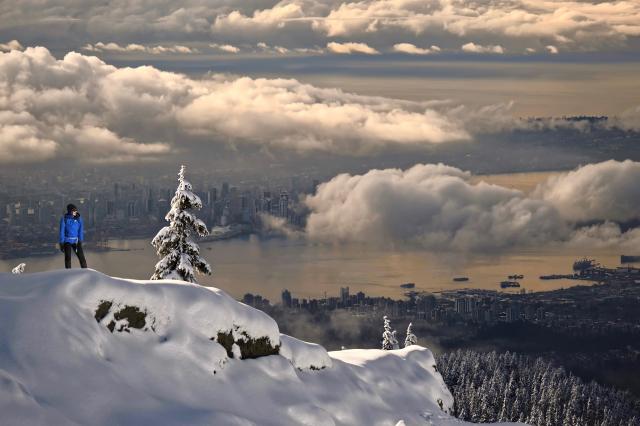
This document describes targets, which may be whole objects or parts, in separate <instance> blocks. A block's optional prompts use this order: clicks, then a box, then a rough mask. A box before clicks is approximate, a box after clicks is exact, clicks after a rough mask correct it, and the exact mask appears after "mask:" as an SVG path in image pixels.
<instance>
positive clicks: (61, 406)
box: [0, 270, 463, 426]
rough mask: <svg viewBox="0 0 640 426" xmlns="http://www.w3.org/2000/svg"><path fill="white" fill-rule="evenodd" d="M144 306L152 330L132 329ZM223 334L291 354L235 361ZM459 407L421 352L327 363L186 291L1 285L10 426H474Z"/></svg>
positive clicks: (263, 322) (175, 286) (85, 278)
mask: <svg viewBox="0 0 640 426" xmlns="http://www.w3.org/2000/svg"><path fill="white" fill-rule="evenodd" d="M105 303H106V306H105ZM100 306H102V308H103V309H102V310H99V309H98V308H99V307H100ZM107 307H108V309H107ZM127 307H128V308H127ZM133 307H135V309H134V311H135V312H136V314H137V315H138V314H139V315H142V314H144V315H143V316H144V321H142V322H140V321H139V319H138V320H136V319H134V318H133V317H129V318H123V317H122V315H120V316H119V313H122V312H124V311H123V310H126V309H129V310H131V309H132V308H133ZM96 311H98V313H97V312H96ZM109 326H111V329H112V330H113V331H110V328H108V327H109ZM218 333H227V334H231V335H233V338H234V339H235V340H237V339H245V340H247V339H262V341H263V342H267V343H268V344H270V345H271V346H273V347H274V348H278V349H279V351H280V354H279V355H270V356H263V357H259V358H255V359H241V358H246V357H245V356H244V354H243V353H242V351H241V348H240V347H239V346H238V345H236V344H234V345H233V348H232V350H231V353H232V355H233V357H229V355H228V351H227V350H226V349H225V348H224V347H223V344H221V343H223V342H221V343H218V342H217V341H216V340H215V339H216V338H217V336H218ZM212 338H213V339H214V340H212ZM452 404H453V399H452V397H451V394H450V393H449V391H448V390H447V388H446V386H445V385H444V383H443V381H442V378H441V376H440V374H439V373H437V371H436V369H435V361H434V358H433V356H432V354H431V352H430V351H429V350H428V349H425V348H422V347H420V346H411V347H409V348H406V349H402V350H395V351H382V350H345V351H338V352H329V353H327V352H326V351H325V350H324V348H322V347H321V346H319V345H314V344H310V343H306V342H302V341H300V340H297V339H294V338H292V337H289V336H285V335H281V334H280V333H279V330H278V326H277V324H276V323H275V321H274V320H273V319H271V318H270V317H269V316H267V315H266V314H264V313H262V312H260V311H258V310H255V309H253V308H251V307H249V306H246V305H244V304H242V303H239V302H236V301H235V300H233V299H232V298H231V297H229V296H228V295H227V294H225V293H224V292H223V291H221V290H217V289H213V288H206V287H201V286H198V285H195V284H188V283H184V282H178V281H162V280H160V281H134V280H125V279H117V278H111V277H108V276H106V275H103V274H101V273H99V272H96V271H92V270H69V271H54V272H46V273H38V274H21V275H12V274H0V413H2V420H1V423H2V425H52V424H55V425H60V426H62V425H113V424H117V425H142V424H157V425H187V424H188V425H274V426H275V425H314V426H315V425H317V426H321V425H396V424H406V425H414V424H415V425H428V424H432V425H449V424H463V422H460V421H458V420H456V419H454V418H452V417H450V416H449V415H448V414H446V410H448V409H449V408H450V407H451V406H452ZM440 406H442V408H443V409H441V408H440Z"/></svg>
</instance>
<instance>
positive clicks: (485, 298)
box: [243, 267, 640, 334]
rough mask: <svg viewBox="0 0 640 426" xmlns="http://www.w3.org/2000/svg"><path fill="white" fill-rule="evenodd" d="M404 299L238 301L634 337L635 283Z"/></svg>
mask: <svg viewBox="0 0 640 426" xmlns="http://www.w3.org/2000/svg"><path fill="white" fill-rule="evenodd" d="M616 270H617V271H618V274H619V277H628V276H630V275H631V276H635V277H636V278H639V277H640V269H637V268H629V267H625V268H618V269H616ZM636 274H637V275H636ZM405 295H406V298H405V299H402V300H394V299H391V298H388V297H371V296H368V295H366V294H365V293H364V292H362V291H359V292H357V293H356V294H351V293H350V291H349V287H341V288H340V291H339V293H338V295H336V296H331V297H327V296H326V295H325V296H324V297H322V298H298V297H295V295H294V294H293V293H292V292H291V291H289V290H287V289H285V290H283V291H282V294H281V300H280V303H279V306H278V305H276V306H273V305H271V303H270V302H269V301H268V300H266V299H264V298H262V297H260V296H257V295H252V294H247V295H245V297H244V298H243V302H244V303H246V304H248V305H251V306H254V307H256V308H259V309H262V310H266V311H269V310H270V309H284V310H294V311H308V312H310V313H315V312H319V311H333V310H337V309H343V310H346V311H348V312H350V313H351V314H353V315H355V316H371V317H375V318H378V319H379V318H381V317H382V316H383V315H387V316H390V317H391V318H393V319H396V320H403V319H404V320H410V321H412V322H414V323H416V324H419V323H420V322H421V321H424V322H428V323H435V324H446V325H449V326H455V325H461V326H474V327H475V326H491V325H496V324H499V323H504V324H509V323H516V322H517V323H522V322H525V323H526V322H528V323H533V324H539V325H542V326H546V327H551V328H554V329H556V330H571V331H572V332H576V333H580V332H585V333H587V332H588V333H590V334H593V333H596V334H597V333H603V334H604V333H609V332H611V331H622V332H634V333H636V332H637V333H640V280H626V281H625V280H621V279H618V280H611V281H607V282H604V283H601V284H595V285H588V286H575V287H570V288H567V289H562V290H553V291H546V292H535V293H534V292H529V293H527V292H525V291H521V292H520V293H516V294H513V293H503V292H498V291H493V290H482V289H460V290H453V291H443V292H440V293H421V292H415V291H410V292H407V293H405Z"/></svg>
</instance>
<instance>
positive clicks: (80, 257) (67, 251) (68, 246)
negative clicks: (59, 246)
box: [64, 243, 87, 269]
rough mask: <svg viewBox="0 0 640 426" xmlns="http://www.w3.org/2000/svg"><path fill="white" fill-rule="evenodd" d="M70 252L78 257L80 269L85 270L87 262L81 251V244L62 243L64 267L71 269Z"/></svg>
mask: <svg viewBox="0 0 640 426" xmlns="http://www.w3.org/2000/svg"><path fill="white" fill-rule="evenodd" d="M71 251H74V252H75V253H76V256H78V260H79V261H80V267H81V268H86V267H87V261H86V260H85V258H84V252H83V251H82V243H78V244H71V243H64V267H65V268H67V269H71Z"/></svg>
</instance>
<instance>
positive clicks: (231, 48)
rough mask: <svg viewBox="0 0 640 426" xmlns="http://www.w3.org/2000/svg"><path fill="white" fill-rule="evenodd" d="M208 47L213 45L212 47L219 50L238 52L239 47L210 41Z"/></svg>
mask: <svg viewBox="0 0 640 426" xmlns="http://www.w3.org/2000/svg"><path fill="white" fill-rule="evenodd" d="M209 47H213V48H214V49H218V50H221V51H223V52H227V53H238V52H240V48H238V47H236V46H232V45H230V44H216V43H212V44H209Z"/></svg>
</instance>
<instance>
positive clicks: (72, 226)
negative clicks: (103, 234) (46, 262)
mask: <svg viewBox="0 0 640 426" xmlns="http://www.w3.org/2000/svg"><path fill="white" fill-rule="evenodd" d="M83 240H84V226H83V224H82V218H81V217H80V215H78V216H77V217H73V215H72V214H69V213H67V214H65V215H64V216H62V219H60V243H61V244H64V243H71V244H75V243H77V242H82V241H83Z"/></svg>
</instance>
